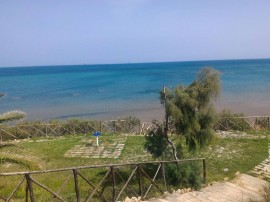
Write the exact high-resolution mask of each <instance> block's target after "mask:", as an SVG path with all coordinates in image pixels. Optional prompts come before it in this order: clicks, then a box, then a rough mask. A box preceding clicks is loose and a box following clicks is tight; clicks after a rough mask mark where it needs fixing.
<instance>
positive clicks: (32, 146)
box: [0, 134, 268, 201]
mask: <svg viewBox="0 0 270 202" xmlns="http://www.w3.org/2000/svg"><path fill="white" fill-rule="evenodd" d="M83 138H84V136H82V135H77V136H64V137H60V138H55V139H53V138H49V139H47V140H48V141H41V140H43V139H44V138H35V139H29V140H26V141H21V142H19V143H13V144H8V145H6V146H3V147H0V155H1V154H4V153H5V154H16V155H20V156H23V158H24V159H27V160H28V161H29V162H31V163H32V164H33V165H38V168H39V169H40V170H47V169H56V168H63V167H75V166H83V165H97V164H117V163H130V162H142V161H150V160H154V159H152V158H151V156H150V155H149V154H147V153H146V152H145V150H144V143H145V138H144V137H143V136H121V135H113V134H105V135H102V136H101V137H100V142H102V141H103V142H108V143H109V142H113V141H114V139H115V138H117V139H119V138H126V142H125V147H124V149H123V150H122V154H121V155H120V157H119V158H118V159H113V158H102V159H101V158H98V159H97V158H95V159H94V158H73V157H64V154H65V153H66V152H67V151H68V150H69V149H71V148H73V147H74V145H76V144H78V143H79V142H80V141H81V140H82V139H83ZM89 138H93V141H94V140H95V137H92V136H89ZM172 138H173V137H172ZM185 149H187V148H185ZM185 153H186V155H185V158H196V157H205V158H206V167H207V182H211V181H219V180H223V179H224V178H229V179H232V178H233V177H234V176H235V173H236V172H237V171H239V172H241V173H247V172H248V171H249V170H251V169H252V168H253V167H254V166H256V165H257V164H259V163H260V162H261V161H263V160H264V159H265V158H267V157H268V140H267V139H262V138H261V139H235V138H233V139H219V138H217V139H216V140H215V142H214V143H213V144H212V145H211V146H210V147H207V148H205V149H202V150H199V151H197V152H194V153H187V151H186V150H185ZM24 162H25V163H27V161H24ZM30 165H31V164H30ZM225 168H227V169H228V171H227V172H224V169H225ZM36 169H37V167H35V166H32V167H31V166H26V165H25V164H16V163H15V164H13V163H12V162H7V163H3V164H2V165H0V172H15V171H26V170H36ZM105 171H106V169H101V170H94V169H88V170H84V171H81V172H82V173H83V174H84V175H85V176H87V177H88V178H89V179H91V178H93V177H101V176H102V175H101V174H102V173H104V172H105ZM70 174H71V172H62V173H51V174H44V175H35V176H33V177H34V178H35V179H37V180H38V181H40V182H42V183H44V184H45V185H47V186H49V187H50V188H52V189H53V190H55V191H56V190H58V189H59V187H60V186H61V183H63V182H64V181H65V180H66V178H67V177H68V176H69V175H70ZM0 178H2V180H0V198H1V196H7V195H8V193H10V192H11V190H12V187H13V188H14V187H15V186H16V184H17V183H18V182H19V180H20V179H21V178H22V177H10V178H9V183H8V184H7V183H6V181H7V180H8V178H7V177H5V178H3V177H0ZM80 183H81V186H82V187H84V186H85V187H87V185H86V184H83V182H80ZM73 187H74V185H73V184H68V185H67V187H66V188H65V193H66V196H65V197H66V198H72V197H74V196H73V195H72V193H73V192H74V191H73V189H74V188H73ZM23 193H24V187H23V188H22V189H20V190H19V191H18V193H17V195H16V197H18V198H21V197H22V196H23ZM35 193H36V194H37V196H40V195H42V193H43V191H42V190H41V189H38V188H36V189H35ZM83 194H85V195H86V193H82V195H83ZM71 201H72V200H71Z"/></svg>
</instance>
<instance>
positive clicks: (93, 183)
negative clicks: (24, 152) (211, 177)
mask: <svg viewBox="0 0 270 202" xmlns="http://www.w3.org/2000/svg"><path fill="white" fill-rule="evenodd" d="M185 163H199V164H201V171H202V172H201V177H202V178H203V181H204V182H205V179H206V162H205V159H204V158H198V159H185V160H178V161H154V162H141V163H129V164H109V165H93V166H80V167H72V168H63V169H55V170H46V171H33V172H17V173H0V181H2V182H3V181H6V183H7V184H8V182H11V181H17V182H18V183H14V187H13V188H12V189H11V191H10V192H9V193H5V195H3V194H2V195H0V201H1V200H2V201H5V202H8V201H12V200H25V201H29V200H30V201H31V202H34V201H77V202H79V201H119V200H123V199H124V198H125V197H127V196H129V197H131V196H135V197H141V198H142V199H145V198H147V197H148V196H149V195H152V196H153V194H154V195H157V194H160V195H162V194H163V193H164V192H165V191H167V189H168V187H167V186H168V183H167V175H166V173H167V172H168V170H167V167H168V165H169V164H174V165H177V166H182V165H183V164H185ZM90 173H95V175H90ZM63 174H65V175H63ZM48 176H51V177H48ZM52 176H63V177H65V179H64V180H59V181H58V180H57V179H56V178H57V177H52ZM96 176H99V180H94V179H93V178H94V177H96ZM12 177H13V178H16V180H15V179H11V178H12ZM44 179H47V181H44ZM48 179H49V180H48ZM48 181H49V182H48ZM60 181H61V182H60ZM56 184H57V188H55V186H53V185H56ZM1 189H2V188H1ZM0 193H1V192H0Z"/></svg>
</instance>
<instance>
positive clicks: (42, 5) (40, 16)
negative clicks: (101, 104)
mask: <svg viewBox="0 0 270 202" xmlns="http://www.w3.org/2000/svg"><path fill="white" fill-rule="evenodd" d="M269 7H270V1H267V0H262V1H259V2H258V1H253V0H239V1H233V0H228V1H217V2H213V1H210V0H205V1H201V2H198V1H196V2H194V1H185V0H172V1H169V2H164V1H162V0H118V1H114V0H106V1H98V0H91V1H84V0H78V1H72V0H65V1H64V0H56V1H55V0H48V1H34V0H25V1H16V0H9V1H0V24H1V32H0V44H1V46H0V53H1V54H0V67H18V66H48V65H76V64H84V63H86V64H127V63H151V62H171V61H176V62H177V61H201V60H227V59H228V60H231V59H255V58H258V59H261V58H270V38H269V35H270V20H269V19H270V12H269Z"/></svg>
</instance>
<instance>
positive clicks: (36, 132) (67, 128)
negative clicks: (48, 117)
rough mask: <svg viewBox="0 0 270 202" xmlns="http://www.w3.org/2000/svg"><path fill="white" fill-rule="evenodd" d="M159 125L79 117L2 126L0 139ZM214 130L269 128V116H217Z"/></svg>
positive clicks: (138, 130)
mask: <svg viewBox="0 0 270 202" xmlns="http://www.w3.org/2000/svg"><path fill="white" fill-rule="evenodd" d="M154 127H156V125H155V124H153V123H150V122H141V121H135V122H132V121H129V120H110V121H78V122H63V123H54V124H49V123H29V124H17V125H15V126H3V125H2V126H0V141H5V140H13V139H22V138H32V137H42V136H43V137H50V136H52V137H55V136H62V135H76V134H89V133H93V132H95V131H100V132H104V133H135V134H143V135H144V134H146V133H147V132H148V131H149V130H152V129H153V128H154ZM214 128H215V130H225V131H226V130H260V129H268V130H269V129H270V116H246V117H223V118H222V119H219V120H217V122H216V123H215V126H214Z"/></svg>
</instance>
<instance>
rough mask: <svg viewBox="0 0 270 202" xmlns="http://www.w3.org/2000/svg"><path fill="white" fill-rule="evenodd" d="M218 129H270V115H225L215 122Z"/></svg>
mask: <svg viewBox="0 0 270 202" xmlns="http://www.w3.org/2000/svg"><path fill="white" fill-rule="evenodd" d="M215 129H216V130H224V131H227V130H241V131H243V130H261V129H266V130H269V129H270V116H245V117H223V118H222V119H219V120H218V121H217V122H216V124H215Z"/></svg>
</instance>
